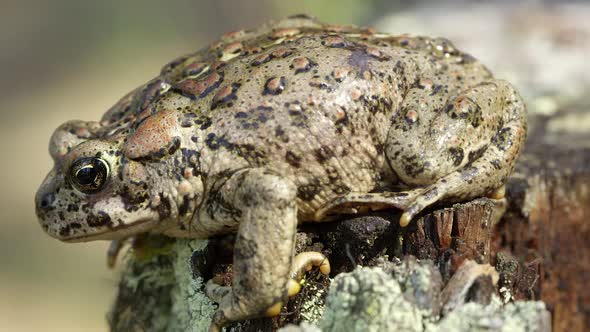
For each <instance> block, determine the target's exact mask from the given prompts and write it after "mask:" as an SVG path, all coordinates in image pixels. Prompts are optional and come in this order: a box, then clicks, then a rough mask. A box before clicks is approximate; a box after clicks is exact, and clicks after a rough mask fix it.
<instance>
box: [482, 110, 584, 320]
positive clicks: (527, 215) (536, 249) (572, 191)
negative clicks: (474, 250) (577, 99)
mask: <svg viewBox="0 0 590 332" xmlns="http://www.w3.org/2000/svg"><path fill="white" fill-rule="evenodd" d="M589 106H590V105H587V104H583V103H582V104H580V103H578V104H571V105H568V106H564V107H562V108H561V110H560V111H558V112H556V113H555V114H552V115H551V116H536V117H533V118H532V119H531V120H532V121H531V123H532V130H531V131H530V134H529V138H528V144H527V146H526V149H525V152H524V155H523V157H522V158H521V161H520V162H519V164H518V167H517V173H516V174H515V176H513V177H512V179H511V180H510V182H509V185H508V193H509V202H510V206H509V207H508V211H507V213H506V215H505V217H504V218H503V220H502V222H501V223H500V224H499V225H498V229H497V231H496V233H495V238H494V245H493V247H494V251H495V252H501V251H504V252H508V253H510V254H511V255H513V256H514V257H515V258H516V259H517V260H518V261H519V262H520V264H519V266H518V267H516V270H515V271H513V273H511V275H510V276H508V277H507V278H508V280H507V282H505V283H502V282H501V284H505V285H504V286H505V287H507V288H509V289H510V290H511V294H512V295H513V297H514V298H516V299H541V300H543V301H544V302H545V303H547V305H548V309H550V310H551V312H552V315H553V329H554V331H588V330H590V288H589V287H588V286H587V283H588V279H589V278H590V241H589V239H590V222H589V221H590V119H589V114H590V112H589V111H588V110H589V109H590V107H589ZM508 260H509V258H508ZM501 263H504V264H506V265H510V264H509V262H507V258H506V257H504V258H502V262H501ZM508 270H509V269H508Z"/></svg>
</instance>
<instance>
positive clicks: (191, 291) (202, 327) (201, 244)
mask: <svg viewBox="0 0 590 332" xmlns="http://www.w3.org/2000/svg"><path fill="white" fill-rule="evenodd" d="M206 247H207V241H206V240H178V241H176V243H175V245H174V252H176V257H175V259H174V261H173V268H174V276H175V278H176V287H175V288H173V289H172V310H171V317H173V319H171V320H170V322H169V325H168V328H167V329H166V331H168V332H176V331H195V332H200V331H206V330H207V329H208V328H209V325H210V323H211V316H212V315H213V312H214V311H215V308H216V306H215V305H214V304H213V303H212V302H211V300H209V298H208V297H207V296H206V295H205V293H204V292H203V290H202V289H203V283H204V280H203V278H202V277H201V276H200V275H199V274H198V271H192V268H191V256H192V255H193V254H194V252H195V251H202V250H204V249H205V248H206ZM193 272H194V273H193Z"/></svg>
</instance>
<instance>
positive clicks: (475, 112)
mask: <svg viewBox="0 0 590 332" xmlns="http://www.w3.org/2000/svg"><path fill="white" fill-rule="evenodd" d="M435 88H436V87H435ZM444 112H446V113H447V114H448V115H449V116H450V117H451V118H452V119H465V120H467V121H469V123H471V125H472V126H473V127H474V128H477V127H479V125H480V124H481V123H482V122H483V114H482V111H481V107H480V106H479V105H478V104H477V103H475V101H473V100H472V99H471V98H469V97H466V96H459V97H457V98H456V99H455V101H454V102H453V103H452V104H448V105H447V106H446V107H445V109H444Z"/></svg>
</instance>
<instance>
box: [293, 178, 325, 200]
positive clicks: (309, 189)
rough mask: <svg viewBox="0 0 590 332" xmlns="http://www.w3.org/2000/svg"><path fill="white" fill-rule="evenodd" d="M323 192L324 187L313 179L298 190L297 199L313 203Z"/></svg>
mask: <svg viewBox="0 0 590 332" xmlns="http://www.w3.org/2000/svg"><path fill="white" fill-rule="evenodd" d="M321 191H322V186H321V183H320V181H319V180H318V179H317V178H314V179H312V180H311V181H310V182H309V183H308V184H306V185H302V186H299V188H297V198H299V199H301V200H302V201H305V202H309V201H312V200H313V199H314V198H315V196H316V195H317V194H319V193H320V192H321Z"/></svg>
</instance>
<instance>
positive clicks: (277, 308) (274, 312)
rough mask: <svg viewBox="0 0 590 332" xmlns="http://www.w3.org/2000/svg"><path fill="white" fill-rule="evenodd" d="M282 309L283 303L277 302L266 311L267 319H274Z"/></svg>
mask: <svg viewBox="0 0 590 332" xmlns="http://www.w3.org/2000/svg"><path fill="white" fill-rule="evenodd" d="M282 308H283V302H281V301H279V302H277V303H275V304H273V305H272V306H271V307H270V308H268V309H267V310H266V316H267V317H274V316H278V315H279V314H280V313H281V309H282Z"/></svg>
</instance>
